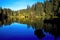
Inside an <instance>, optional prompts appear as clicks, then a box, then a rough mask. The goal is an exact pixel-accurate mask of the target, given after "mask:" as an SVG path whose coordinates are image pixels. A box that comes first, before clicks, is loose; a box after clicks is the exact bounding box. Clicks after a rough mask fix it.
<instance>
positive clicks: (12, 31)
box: [0, 23, 60, 40]
mask: <svg viewBox="0 0 60 40" xmlns="http://www.w3.org/2000/svg"><path fill="white" fill-rule="evenodd" d="M34 31H35V29H33V28H32V27H29V28H28V27H27V25H26V24H20V23H12V24H11V25H2V27H0V40H55V38H54V36H53V35H51V34H49V33H48V32H47V33H46V32H44V31H43V33H44V34H45V36H44V37H43V38H42V39H38V38H37V36H36V35H35V34H34ZM57 40H60V37H58V38H57Z"/></svg>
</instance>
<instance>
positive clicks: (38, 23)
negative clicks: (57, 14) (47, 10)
mask: <svg viewBox="0 0 60 40" xmlns="http://www.w3.org/2000/svg"><path fill="white" fill-rule="evenodd" d="M13 22H17V23H18V22H19V23H22V24H27V27H28V28H29V27H32V28H33V29H35V31H34V34H35V35H36V36H37V38H38V39H42V38H43V37H44V36H45V35H44V33H43V32H42V30H41V29H42V28H43V29H44V31H45V32H49V33H51V34H52V35H54V36H55V38H57V37H59V36H60V31H59V30H60V18H57V19H51V20H44V21H43V20H41V19H40V20H38V19H37V20H34V21H32V22H31V20H21V19H18V21H17V19H14V18H7V19H5V20H3V21H0V26H2V25H10V24H11V23H13Z"/></svg>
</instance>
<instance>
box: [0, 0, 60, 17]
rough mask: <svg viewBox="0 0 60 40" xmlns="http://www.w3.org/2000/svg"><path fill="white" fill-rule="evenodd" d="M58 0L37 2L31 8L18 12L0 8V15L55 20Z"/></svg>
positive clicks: (59, 2) (59, 9)
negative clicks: (40, 17) (21, 15)
mask: <svg viewBox="0 0 60 40" xmlns="http://www.w3.org/2000/svg"><path fill="white" fill-rule="evenodd" d="M59 4H60V0H45V1H44V3H41V2H37V3H35V4H33V5H32V6H29V5H28V6H27V9H22V10H18V11H12V10H11V9H6V8H4V9H2V8H0V14H6V15H7V16H14V15H15V16H16V15H19V14H25V15H27V14H28V15H30V14H32V16H34V15H38V16H44V15H45V18H55V16H58V17H59V15H60V5H59Z"/></svg>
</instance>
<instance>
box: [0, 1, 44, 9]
mask: <svg viewBox="0 0 60 40" xmlns="http://www.w3.org/2000/svg"><path fill="white" fill-rule="evenodd" d="M36 2H44V0H0V7H2V8H10V9H12V10H19V9H26V8H27V5H30V6H32V5H33V4H35V3H36Z"/></svg>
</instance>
